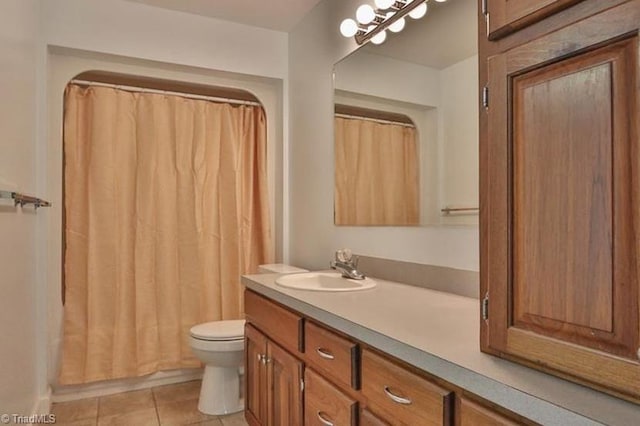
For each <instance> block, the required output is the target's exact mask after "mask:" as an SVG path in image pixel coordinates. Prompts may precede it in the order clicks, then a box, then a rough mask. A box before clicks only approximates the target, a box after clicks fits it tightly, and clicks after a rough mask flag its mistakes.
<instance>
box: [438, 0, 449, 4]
mask: <svg viewBox="0 0 640 426" xmlns="http://www.w3.org/2000/svg"><path fill="white" fill-rule="evenodd" d="M436 1H437V2H438V3H444V2H445V1H447V0H436Z"/></svg>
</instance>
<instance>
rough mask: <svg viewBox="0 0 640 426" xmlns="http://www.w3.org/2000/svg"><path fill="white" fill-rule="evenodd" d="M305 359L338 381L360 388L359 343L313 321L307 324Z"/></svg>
mask: <svg viewBox="0 0 640 426" xmlns="http://www.w3.org/2000/svg"><path fill="white" fill-rule="evenodd" d="M304 340H305V345H304V348H305V359H306V361H307V363H309V364H311V365H312V366H314V367H315V368H316V369H317V370H319V371H320V372H322V373H323V374H324V375H326V376H329V377H331V378H332V379H334V380H335V381H336V382H338V383H341V384H344V385H346V386H351V387H353V388H354V389H358V388H359V385H360V380H359V374H358V373H359V372H358V358H359V353H358V352H359V351H358V345H357V344H356V343H353V342H351V341H350V340H348V339H345V338H344V337H341V336H338V335H337V334H335V333H333V332H331V331H329V330H327V329H325V328H323V327H320V326H318V325H316V324H314V323H312V322H307V323H306V324H305V333H304Z"/></svg>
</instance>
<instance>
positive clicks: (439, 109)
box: [334, 0, 479, 226]
mask: <svg viewBox="0 0 640 426" xmlns="http://www.w3.org/2000/svg"><path fill="white" fill-rule="evenodd" d="M428 7H429V10H428V12H427V15H426V16H425V17H423V18H422V19H419V20H413V19H409V18H407V22H406V25H405V28H404V30H403V31H401V32H400V33H388V34H387V38H386V41H385V42H384V43H383V44H380V45H375V44H372V43H368V44H366V45H364V46H362V47H360V48H359V49H358V50H356V51H355V52H353V53H352V54H350V55H349V56H347V57H346V58H344V59H343V60H341V61H340V62H338V63H337V64H336V65H335V67H334V89H335V93H334V99H335V117H334V126H335V141H334V144H335V164H334V166H335V192H334V222H335V224H336V225H346V226H420V225H475V224H477V223H478V210H477V208H478V132H479V131H478V114H479V111H478V108H479V102H478V93H479V87H478V56H477V21H476V20H477V2H476V1H475V0H449V1H446V2H442V3H441V2H433V1H431V2H428ZM387 32H388V30H387Z"/></svg>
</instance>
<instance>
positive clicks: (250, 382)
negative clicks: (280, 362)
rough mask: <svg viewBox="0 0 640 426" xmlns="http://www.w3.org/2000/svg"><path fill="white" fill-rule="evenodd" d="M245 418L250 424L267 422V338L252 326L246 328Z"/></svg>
mask: <svg viewBox="0 0 640 426" xmlns="http://www.w3.org/2000/svg"><path fill="white" fill-rule="evenodd" d="M244 336H245V340H244V341H245V344H244V348H245V349H244V353H245V369H244V379H245V386H244V389H245V392H244V393H245V398H244V400H245V416H246V417H247V421H249V423H250V424H260V425H266V424H267V422H266V420H267V394H266V389H267V376H266V367H265V363H266V354H267V338H266V336H265V335H264V334H262V333H260V332H259V331H258V330H256V329H255V328H253V327H252V326H250V325H248V324H247V325H246V326H245V330H244Z"/></svg>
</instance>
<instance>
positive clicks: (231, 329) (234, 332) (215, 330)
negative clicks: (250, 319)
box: [190, 320, 245, 342]
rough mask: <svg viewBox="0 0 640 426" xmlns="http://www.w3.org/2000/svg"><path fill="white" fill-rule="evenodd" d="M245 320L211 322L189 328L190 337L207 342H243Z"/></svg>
mask: <svg viewBox="0 0 640 426" xmlns="http://www.w3.org/2000/svg"><path fill="white" fill-rule="evenodd" d="M244 323H245V320H228V321H212V322H206V323H204V324H198V325H195V326H193V327H191V330H190V333H191V337H193V338H194V339H198V340H206V341H209V342H228V341H237V340H244Z"/></svg>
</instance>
